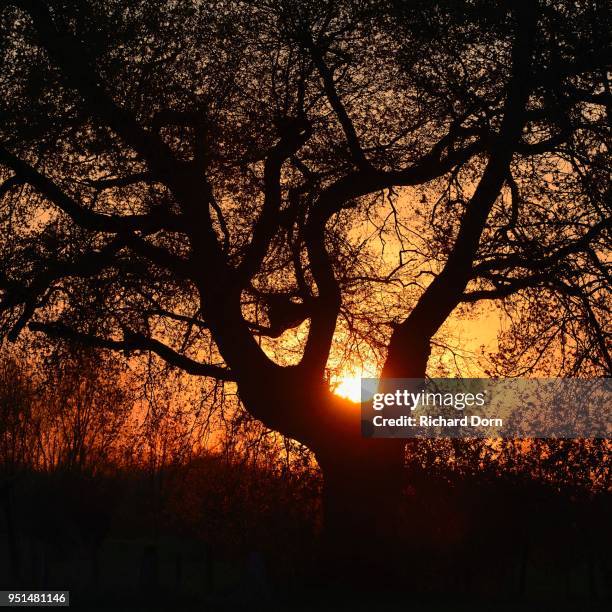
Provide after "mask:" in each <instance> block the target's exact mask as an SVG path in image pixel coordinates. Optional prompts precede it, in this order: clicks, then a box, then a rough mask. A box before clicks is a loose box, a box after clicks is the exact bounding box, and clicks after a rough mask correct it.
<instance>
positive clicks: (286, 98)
mask: <svg viewBox="0 0 612 612" xmlns="http://www.w3.org/2000/svg"><path fill="white" fill-rule="evenodd" d="M606 24H609V14H608V7H607V6H606V3H604V2H600V1H597V0H584V1H580V2H573V1H572V2H569V0H547V1H545V0H540V1H538V2H531V3H510V2H503V1H501V0H500V1H496V2H482V1H480V0H471V1H468V0H465V1H462V2H446V1H445V2H440V3H428V2H421V1H418V0H415V1H414V2H396V1H393V0H389V1H386V0H381V1H368V0H355V1H353V2H349V1H344V2H342V1H340V2H338V1H325V0H323V1H321V0H319V1H317V2H298V1H293V0H252V1H245V2H237V1H236V2H234V1H232V0H225V1H222V0H220V1H218V2H206V3H205V2H196V1H195V0H177V1H176V2H172V3H166V2H161V1H160V0H154V1H147V2H144V1H137V0H135V1H130V2H123V1H121V0H106V1H104V2H89V1H86V2H85V1H79V2H77V1H75V0H63V1H59V0H53V1H50V2H42V1H39V0H12V1H11V2H9V3H8V5H7V6H6V8H5V9H4V10H3V11H2V25H1V27H2V31H3V39H2V40H3V42H2V49H1V53H2V73H1V74H2V80H1V85H0V87H1V88H2V99H3V101H2V117H3V120H2V126H1V128H0V134H1V136H0V138H1V141H0V164H1V166H2V173H3V177H4V182H3V183H2V186H1V187H0V193H1V194H2V208H1V210H2V220H1V223H2V251H3V255H4V261H3V263H2V267H1V269H0V287H1V289H2V302H1V305H0V311H1V312H2V317H3V318H2V330H3V333H4V335H6V337H8V338H9V339H14V338H15V337H17V335H18V334H19V333H20V332H21V330H22V329H24V328H25V327H26V326H28V327H29V329H30V330H33V331H36V332H43V333H45V334H47V335H48V336H50V337H60V338H64V339H69V340H72V341H75V342H80V343H85V344H87V345H90V346H94V347H98V348H105V349H112V350H118V351H123V352H125V353H129V354H133V353H141V352H151V353H154V354H156V355H157V356H158V357H159V358H161V359H163V360H165V361H167V362H169V363H170V364H172V365H173V366H176V367H178V368H181V369H183V370H185V371H186V372H188V373H191V374H193V375H196V376H203V377H212V378H215V379H217V380H220V381H227V382H233V383H235V384H236V385H237V389H238V393H239V396H240V399H241V401H242V403H243V405H244V406H245V408H246V409H247V410H248V412H249V413H250V414H251V415H252V416H253V417H255V418H256V419H258V420H260V421H261V422H262V423H263V424H264V425H265V426H267V427H268V428H270V429H273V430H276V431H278V432H281V433H282V434H283V435H285V436H287V437H290V438H294V439H296V440H298V441H300V442H302V443H303V444H305V445H307V446H308V447H309V448H310V449H311V450H312V451H313V452H314V453H315V455H316V458H317V461H318V462H319V465H320V467H321V469H322V471H323V475H324V481H325V484H324V507H325V523H326V529H327V534H328V543H329V551H330V552H331V553H333V555H334V556H335V558H336V561H337V562H338V563H339V564H342V565H346V564H347V563H349V562H350V564H357V565H359V564H360V563H362V564H364V565H367V564H368V563H370V562H372V560H373V559H377V560H378V562H379V563H381V564H382V563H383V562H385V560H386V559H387V558H388V556H387V555H388V553H389V551H390V550H391V544H390V540H391V539H392V538H393V529H392V526H393V513H394V509H395V508H397V507H398V504H399V499H400V496H401V490H402V486H403V483H404V473H403V465H404V453H405V448H404V444H403V443H401V442H398V441H392V440H369V439H363V438H362V437H361V434H360V423H359V418H360V417H359V413H358V410H357V409H356V408H355V406H354V405H352V404H351V403H350V402H348V401H345V400H342V399H340V398H338V397H336V396H335V395H334V394H333V393H332V392H331V389H330V386H329V371H328V367H329V364H330V363H331V362H330V359H331V358H333V356H334V354H335V351H337V348H338V345H343V346H346V347H348V346H353V344H352V343H356V344H355V346H356V345H359V346H362V345H363V343H364V342H365V343H366V344H367V345H368V346H369V347H370V348H371V350H372V351H373V352H374V354H375V355H376V356H377V358H379V359H380V366H381V369H382V377H383V378H384V377H414V378H421V377H424V375H425V373H426V369H427V367H428V362H429V360H430V354H431V347H432V344H433V343H435V342H436V338H437V334H439V333H440V329H441V327H442V326H443V324H444V323H445V321H447V319H448V318H449V316H451V313H453V312H454V311H457V310H458V309H461V308H466V307H469V305H470V304H474V303H476V302H481V301H486V300H498V301H499V302H500V303H501V304H503V307H504V308H505V309H507V310H508V312H509V313H511V314H512V316H513V320H514V321H515V323H516V325H515V327H514V328H513V332H514V338H515V345H516V346H517V347H519V348H520V344H521V342H522V343H524V344H525V347H524V350H523V351H520V350H517V351H516V352H517V354H518V353H521V354H522V357H520V358H519V359H518V362H519V363H523V364H524V365H525V367H533V366H534V363H533V361H531V362H528V361H527V357H529V351H530V350H534V349H532V348H531V347H530V345H529V338H530V337H532V336H533V335H534V334H538V333H541V332H542V331H545V337H546V341H545V342H543V343H542V345H537V346H535V351H536V353H537V354H536V357H535V358H534V360H535V364H537V363H539V362H540V361H541V360H542V359H543V358H545V356H546V355H549V356H550V355H560V354H562V355H563V356H564V360H563V366H562V370H563V371H565V372H575V373H576V372H583V373H590V374H593V373H602V372H604V371H607V372H609V371H610V365H611V364H612V361H611V359H610V354H609V351H608V348H607V346H606V336H605V325H604V321H605V313H606V305H607V302H606V300H607V297H608V296H607V289H608V281H609V270H608V268H607V263H606V253H608V252H609V251H608V249H609V235H608V229H609V225H610V221H609V212H610V210H609V195H610V194H609V184H608V174H607V167H608V166H609V150H608V146H607V142H608V141H607V140H606V139H607V138H609V127H608V124H607V119H609V112H610V101H611V98H610V83H609V74H608V72H607V66H608V64H609V59H610V53H609V50H610V46H609V32H608V29H609V28H608V27H607V25H606ZM364 228H365V229H364ZM368 231H369V236H368V235H365V237H364V232H365V233H366V234H367V232H368ZM386 244H389V245H391V246H390V248H393V249H395V250H396V251H397V252H398V253H397V254H398V261H392V259H390V257H389V256H388V255H387V254H386V253H384V248H385V245H386ZM377 245H378V248H377ZM381 245H382V247H381ZM423 279H426V281H425V282H423ZM521 360H522V361H521ZM513 364H514V362H513ZM506 365H507V364H506ZM430 366H431V364H430ZM503 366H504V364H503V363H502V364H501V367H503ZM508 367H510V366H508ZM359 536H361V537H359ZM352 566H353V565H351V567H352ZM355 575H357V574H355Z"/></svg>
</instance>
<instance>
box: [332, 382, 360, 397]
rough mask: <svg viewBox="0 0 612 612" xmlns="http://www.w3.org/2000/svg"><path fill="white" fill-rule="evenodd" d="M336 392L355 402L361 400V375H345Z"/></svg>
mask: <svg viewBox="0 0 612 612" xmlns="http://www.w3.org/2000/svg"><path fill="white" fill-rule="evenodd" d="M334 393H335V394H336V395H339V396H340V397H345V398H346V399H350V400H351V401H353V402H360V401H361V376H343V377H342V378H340V382H339V383H338V386H337V387H336V388H335V389H334Z"/></svg>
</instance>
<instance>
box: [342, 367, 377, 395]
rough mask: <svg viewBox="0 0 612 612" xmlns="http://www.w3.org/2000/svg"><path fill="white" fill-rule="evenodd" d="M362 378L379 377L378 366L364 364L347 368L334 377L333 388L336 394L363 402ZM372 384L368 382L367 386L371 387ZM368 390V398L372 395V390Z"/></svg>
mask: <svg viewBox="0 0 612 612" xmlns="http://www.w3.org/2000/svg"><path fill="white" fill-rule="evenodd" d="M362 378H372V379H375V378H377V374H376V368H375V367H371V366H364V367H363V368H359V369H350V370H348V369H345V370H343V371H342V372H340V373H339V374H338V375H337V376H335V377H333V378H332V389H333V391H334V393H335V394H336V395H339V396H340V397H345V398H346V399H348V400H351V401H352V402H357V403H360V402H361V399H362V398H361V392H362V389H361V385H362ZM370 386H372V384H371V383H370V384H367V385H366V387H370ZM374 391H375V389H374V390H372V391H370V390H369V389H368V391H367V392H366V399H367V397H369V396H370V394H371V392H374Z"/></svg>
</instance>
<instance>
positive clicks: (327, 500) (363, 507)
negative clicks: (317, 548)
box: [319, 440, 404, 591]
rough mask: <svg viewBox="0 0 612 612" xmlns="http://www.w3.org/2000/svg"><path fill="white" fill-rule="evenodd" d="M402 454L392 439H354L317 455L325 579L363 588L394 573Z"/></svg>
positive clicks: (375, 586) (396, 569)
mask: <svg viewBox="0 0 612 612" xmlns="http://www.w3.org/2000/svg"><path fill="white" fill-rule="evenodd" d="M403 459H404V455H403V444H400V443H398V441H396V440H363V441H355V444H354V446H353V448H351V449H347V448H338V449H337V450H336V452H331V453H329V454H327V455H325V456H324V455H323V454H320V455H319V463H320V465H321V468H322V471H323V478H324V485H323V564H322V570H323V575H324V579H325V582H326V584H329V585H335V586H337V587H340V588H341V587H348V588H351V589H353V590H354V589H355V588H357V589H358V590H366V591H367V590H374V589H380V588H381V586H383V587H387V586H390V585H389V584H388V583H393V581H394V579H395V578H396V577H398V575H399V573H400V572H401V569H402V567H401V563H400V557H399V553H400V537H399V533H398V528H399V523H398V516H399V510H400V508H401V503H402V490H403V486H404V477H403Z"/></svg>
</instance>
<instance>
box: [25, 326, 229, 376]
mask: <svg viewBox="0 0 612 612" xmlns="http://www.w3.org/2000/svg"><path fill="white" fill-rule="evenodd" d="M29 328H30V329H31V330H32V331H38V332H43V333H44V334H46V335H47V336H49V337H52V338H61V339H65V340H70V341H72V342H78V343H80V344H85V345H86V346H91V347H94V348H101V349H109V350H113V351H126V352H128V353H131V352H134V351H149V352H152V353H155V354H156V355H158V356H159V357H161V358H162V359H163V360H164V361H165V362H166V363H168V364H170V365H172V366H174V367H177V368H180V369H182V370H184V371H185V372H187V373H189V374H194V375H196V376H209V377H211V378H216V379H217V380H225V381H232V380H234V377H233V375H232V373H231V371H230V370H228V369H227V368H223V367H221V366H217V365H213V364H208V363H200V362H199V361H194V360H193V359H190V358H189V357H186V356H185V355H182V354H180V353H177V352H176V351H175V350H174V349H172V348H170V347H169V346H167V345H166V344H163V343H162V342H160V341H159V340H156V339H154V338H146V337H145V336H143V335H141V334H134V333H129V332H125V334H124V339H123V340H111V339H108V338H101V337H99V336H95V335H92V334H86V333H83V332H79V331H77V330H75V329H72V328H71V327H68V326H66V325H64V324H63V323H60V322H57V321H56V322H52V323H39V322H34V323H30V325H29Z"/></svg>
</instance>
